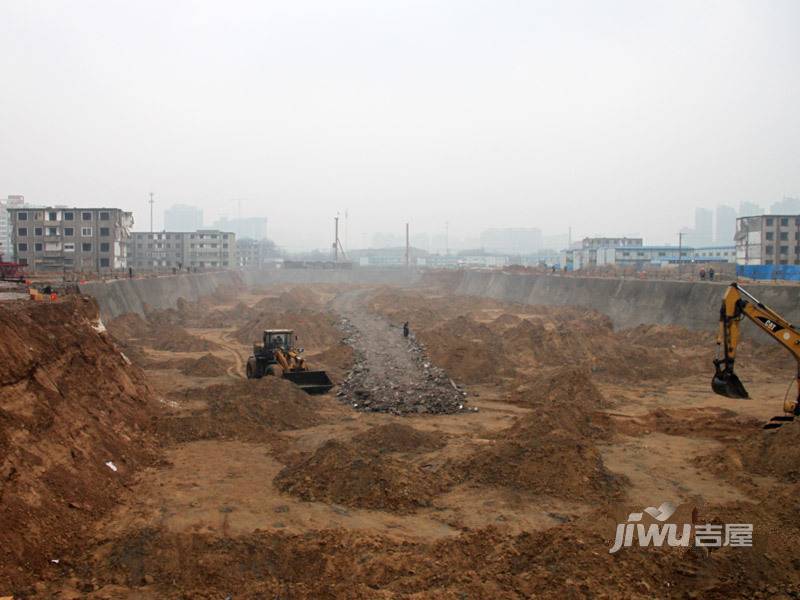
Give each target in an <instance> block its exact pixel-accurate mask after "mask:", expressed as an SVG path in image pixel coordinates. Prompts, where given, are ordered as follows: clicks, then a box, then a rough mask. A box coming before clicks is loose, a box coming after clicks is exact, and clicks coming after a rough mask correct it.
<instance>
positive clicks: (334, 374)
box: [306, 343, 354, 384]
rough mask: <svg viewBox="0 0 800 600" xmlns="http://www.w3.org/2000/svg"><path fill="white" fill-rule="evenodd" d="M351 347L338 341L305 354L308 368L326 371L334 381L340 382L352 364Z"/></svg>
mask: <svg viewBox="0 0 800 600" xmlns="http://www.w3.org/2000/svg"><path fill="white" fill-rule="evenodd" d="M353 360H354V355H353V348H352V346H349V345H347V344H343V343H338V344H335V345H333V346H329V347H328V348H327V349H326V350H323V351H322V352H318V353H316V354H312V355H309V356H306V362H307V364H308V367H309V369H312V370H323V371H327V373H328V376H329V377H330V378H331V379H332V380H333V382H334V383H337V384H338V383H341V382H342V380H343V379H344V378H345V376H346V374H347V372H348V371H349V370H350V368H351V367H352V366H353Z"/></svg>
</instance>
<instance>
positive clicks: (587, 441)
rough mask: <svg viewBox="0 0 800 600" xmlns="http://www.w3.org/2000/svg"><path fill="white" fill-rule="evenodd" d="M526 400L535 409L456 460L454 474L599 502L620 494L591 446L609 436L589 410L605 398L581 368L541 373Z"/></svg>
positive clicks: (619, 481)
mask: <svg viewBox="0 0 800 600" xmlns="http://www.w3.org/2000/svg"><path fill="white" fill-rule="evenodd" d="M525 402H526V404H527V405H528V406H531V407H532V408H533V412H532V413H531V414H529V415H525V416H523V417H520V418H519V419H518V420H517V421H516V423H515V424H514V425H513V426H512V427H510V428H508V429H506V430H503V431H501V432H500V433H498V434H497V435H496V436H495V437H494V441H493V443H492V444H491V445H489V446H488V447H485V448H482V449H481V450H480V451H478V452H476V453H475V454H473V455H472V456H470V457H468V458H467V459H466V460H464V461H460V462H458V463H457V465H456V468H455V469H453V470H452V473H453V475H454V477H458V478H460V479H462V480H466V481H474V482H478V483H481V484H484V485H497V486H503V487H510V488H512V489H521V490H528V491H533V492H535V493H540V494H544V495H549V496H556V497H560V498H582V499H592V500H598V499H610V498H613V497H615V496H617V495H618V494H619V493H620V491H621V489H622V485H623V484H624V481H623V480H622V479H620V478H617V477H616V476H614V475H612V474H611V473H610V472H609V471H608V470H607V469H606V468H605V466H604V465H603V460H602V457H601V455H600V452H599V451H598V449H597V447H596V445H595V443H596V442H597V441H598V440H601V439H604V438H608V437H609V435H610V432H609V431H608V430H607V428H605V427H604V425H605V422H604V420H602V419H599V418H597V417H595V415H594V414H593V411H594V409H596V408H600V407H602V406H605V405H606V401H605V399H604V398H603V396H602V394H601V393H600V391H599V390H598V389H597V387H596V386H595V385H594V384H593V383H592V381H591V379H590V378H589V377H588V376H587V375H586V373H585V372H583V371H581V370H578V369H575V368H570V367H567V368H564V369H560V370H559V371H558V372H556V373H555V374H552V375H550V376H548V377H542V378H540V379H539V380H538V381H537V383H536V385H535V386H534V387H533V388H532V389H531V390H530V391H529V393H528V394H526V395H525Z"/></svg>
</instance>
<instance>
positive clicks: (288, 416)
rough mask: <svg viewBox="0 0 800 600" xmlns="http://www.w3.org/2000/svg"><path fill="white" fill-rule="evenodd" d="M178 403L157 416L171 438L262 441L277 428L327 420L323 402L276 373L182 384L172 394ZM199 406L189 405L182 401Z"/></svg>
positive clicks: (180, 440)
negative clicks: (202, 384) (205, 383)
mask: <svg viewBox="0 0 800 600" xmlns="http://www.w3.org/2000/svg"><path fill="white" fill-rule="evenodd" d="M170 398H171V399H173V400H175V401H176V402H177V403H178V405H179V408H178V409H177V410H176V411H173V412H172V413H171V414H168V415H166V416H164V417H163V418H162V419H160V420H159V424H158V428H159V431H160V432H161V433H162V434H163V435H164V436H165V437H166V438H167V439H170V440H172V441H177V442H186V441H192V440H206V439H237V440H242V441H256V442H263V441H264V440H265V438H267V437H269V436H270V435H271V434H272V433H273V432H275V431H284V430H294V429H304V428H306V427H313V426H314V425H319V424H320V423H322V422H324V419H323V418H322V417H320V416H319V414H318V413H319V410H320V403H321V401H320V400H319V399H318V398H316V397H313V396H309V395H308V394H306V393H304V392H302V391H300V389H299V388H298V387H297V386H296V385H294V384H293V383H290V382H289V381H286V380H285V379H279V378H276V377H264V378H263V379H248V380H240V381H234V382H231V383H225V384H215V385H210V386H208V387H201V388H189V389H183V390H180V391H179V392H176V393H173V394H171V395H170ZM198 402H199V403H201V404H202V406H200V407H199V408H190V409H188V410H186V409H182V408H180V407H181V405H187V406H190V407H194V406H196V405H197V403H198Z"/></svg>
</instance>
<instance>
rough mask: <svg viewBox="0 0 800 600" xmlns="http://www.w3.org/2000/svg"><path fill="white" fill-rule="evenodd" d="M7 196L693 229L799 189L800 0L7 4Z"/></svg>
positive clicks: (3, 162)
mask: <svg viewBox="0 0 800 600" xmlns="http://www.w3.org/2000/svg"><path fill="white" fill-rule="evenodd" d="M0 81H2V90H1V91H0V195H3V196H5V195H6V194H25V195H26V197H27V198H28V199H30V200H31V201H33V202H38V203H65V204H74V205H77V204H88V205H99V204H103V205H108V206H120V207H123V208H127V209H130V210H133V211H134V213H135V218H136V221H137V225H136V228H137V229H147V228H148V227H149V218H148V207H147V193H148V192H149V191H150V190H151V189H152V190H153V191H155V193H156V199H157V203H158V204H157V205H156V227H160V225H161V222H162V219H161V216H162V211H163V209H164V208H166V207H167V206H169V205H171V204H173V203H191V204H196V205H198V206H202V207H203V208H204V210H205V213H206V220H207V221H210V220H212V219H214V218H215V217H216V216H217V215H218V214H219V213H221V212H225V211H228V212H230V213H231V214H232V215H235V213H236V202H231V199H234V198H240V199H243V203H242V214H243V215H244V216H249V215H265V216H267V217H269V219H270V234H271V236H272V237H274V238H275V239H276V241H277V242H278V243H280V244H282V245H285V246H287V247H288V248H290V249H295V248H300V247H304V246H311V247H323V246H326V245H327V244H329V243H330V237H331V231H332V217H333V216H334V215H335V214H336V212H337V211H342V212H343V211H344V210H345V209H348V210H349V214H350V219H349V237H350V240H351V244H350V245H351V246H354V245H356V243H357V242H358V241H359V240H360V239H362V237H363V234H364V233H366V234H367V237H368V239H369V238H370V237H371V234H372V232H373V231H392V230H396V231H397V232H398V233H399V232H401V230H402V227H403V223H404V222H405V221H407V220H408V221H410V222H411V226H412V230H413V231H428V232H431V233H438V232H441V231H443V229H444V222H445V221H449V222H450V232H451V235H452V236H454V237H457V236H466V235H472V234H474V235H477V234H478V233H479V232H480V230H481V229H483V228H484V227H491V226H494V227H502V226H536V227H540V228H541V229H543V230H544V231H545V233H558V232H562V231H566V229H567V227H568V226H570V225H571V226H572V229H573V234H574V236H575V237H579V236H582V235H589V234H608V235H612V234H623V233H632V232H639V233H641V234H643V235H644V236H645V237H646V241H648V242H652V243H656V242H663V241H670V242H672V241H673V240H675V239H677V238H676V236H675V235H674V234H675V232H677V231H678V229H679V228H680V226H682V225H687V224H691V221H692V218H693V210H694V207H695V206H698V205H702V206H708V207H713V206H714V205H716V204H718V203H727V204H732V205H734V206H738V203H739V202H740V201H741V200H750V201H755V202H758V203H760V204H762V205H768V204H769V203H771V202H773V201H775V200H779V199H780V198H781V197H782V196H784V195H800V2H798V1H796V0H785V1H784V0H781V1H779V0H757V1H753V2H739V1H734V0H720V1H708V2H702V1H697V0H692V1H686V2H681V1H660V2H656V1H643V0H635V1H606V2H601V1H599V0H598V1H594V2H588V1H587V2H576V1H564V0H558V1H552V2H544V1H539V2H536V1H527V2H523V1H516V2H512V1H503V0H493V1H477V0H450V1H446V2H445V1H436V0H426V1H424V2H423V1H414V0H411V1H409V0H404V1H402V2H381V1H378V0H369V1H367V0H344V1H335V0H319V1H305V0H293V1H291V2H289V1H287V2H270V1H252V2H245V1H231V0H228V1H226V2H209V1H197V2H188V1H179V0H170V1H168V2H154V1H153V2H150V1H144V0H137V1H135V2H130V1H127V2H121V1H114V0H96V1H92V2H88V1H81V0H69V1H57V0H43V1H39V0H0Z"/></svg>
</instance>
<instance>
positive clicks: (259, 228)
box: [214, 217, 267, 240]
mask: <svg viewBox="0 0 800 600" xmlns="http://www.w3.org/2000/svg"><path fill="white" fill-rule="evenodd" d="M214 227H216V228H217V229H221V230H224V231H232V232H233V233H235V234H236V237H237V239H244V238H248V239H251V240H264V239H266V238H267V218H266V217H241V218H236V219H229V218H228V217H220V218H219V219H217V220H216V221H215V222H214Z"/></svg>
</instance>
